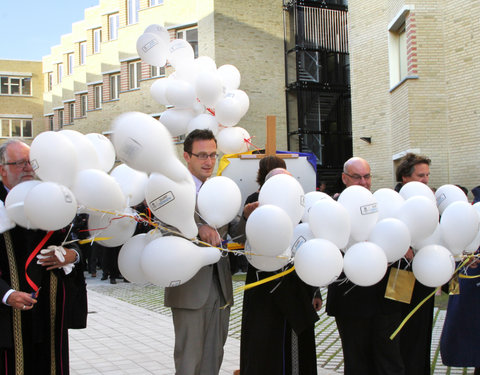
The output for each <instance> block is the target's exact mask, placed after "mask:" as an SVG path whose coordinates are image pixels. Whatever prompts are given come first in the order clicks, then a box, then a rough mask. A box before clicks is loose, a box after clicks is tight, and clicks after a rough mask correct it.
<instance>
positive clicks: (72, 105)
mask: <svg viewBox="0 0 480 375" xmlns="http://www.w3.org/2000/svg"><path fill="white" fill-rule="evenodd" d="M74 118H75V103H68V123H69V124H73V120H74Z"/></svg>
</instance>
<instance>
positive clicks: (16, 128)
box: [12, 120, 22, 137]
mask: <svg viewBox="0 0 480 375" xmlns="http://www.w3.org/2000/svg"><path fill="white" fill-rule="evenodd" d="M21 136H22V122H21V120H12V137H21Z"/></svg>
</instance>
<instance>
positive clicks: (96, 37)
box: [93, 28, 102, 53]
mask: <svg viewBox="0 0 480 375" xmlns="http://www.w3.org/2000/svg"><path fill="white" fill-rule="evenodd" d="M101 42H102V29H100V28H98V29H94V30H93V53H100V43H101Z"/></svg>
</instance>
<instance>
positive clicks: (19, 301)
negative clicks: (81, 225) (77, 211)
mask: <svg viewBox="0 0 480 375" xmlns="http://www.w3.org/2000/svg"><path fill="white" fill-rule="evenodd" d="M29 153H30V147H29V146H28V145H26V144H25V143H23V142H21V141H19V140H11V141H8V142H6V143H4V144H2V145H1V146H0V175H1V177H2V182H1V183H0V199H1V200H2V201H3V202H5V198H6V196H7V193H8V192H9V191H10V190H11V189H13V188H14V187H15V186H17V185H18V184H19V183H21V182H24V181H29V180H32V179H33V178H34V172H33V170H32V167H31V165H30V162H29ZM5 229H6V228H2V231H3V233H2V237H1V238H0V299H1V303H0V332H1V334H0V374H14V373H17V374H20V373H22V374H54V373H57V374H60V373H65V374H67V373H68V371H69V361H68V328H85V326H86V317H87V300H86V298H87V294H86V287H85V278H84V276H83V270H82V269H81V267H78V266H77V267H74V268H73V270H70V271H64V268H63V267H65V266H70V267H71V265H72V264H73V263H78V261H79V254H78V252H77V251H76V250H73V249H72V247H75V246H74V245H73V246H71V245H70V246H69V248H64V247H56V249H55V252H53V251H49V252H46V253H45V251H42V253H45V254H44V255H43V257H42V259H37V256H36V253H37V252H39V251H40V250H41V249H46V248H47V247H48V246H49V245H57V244H61V243H62V241H64V240H65V239H66V236H67V232H66V231H63V230H59V231H55V232H48V233H47V232H44V231H41V230H33V229H26V228H22V227H20V226H16V227H13V228H10V229H9V230H5ZM57 251H58V253H59V254H60V253H62V255H63V256H57V255H56V254H57ZM68 268H69V267H66V269H68Z"/></svg>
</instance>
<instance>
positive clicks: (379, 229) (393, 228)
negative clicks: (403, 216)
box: [368, 218, 411, 263]
mask: <svg viewBox="0 0 480 375" xmlns="http://www.w3.org/2000/svg"><path fill="white" fill-rule="evenodd" d="M368 240H369V241H370V242H372V243H374V244H377V245H378V246H380V248H381V249H382V250H383V251H384V252H385V255H386V256H387V261H388V262H389V263H392V262H395V261H397V260H399V259H401V258H402V257H403V256H404V255H405V253H406V252H407V251H408V249H409V248H410V242H411V238H410V232H409V230H408V228H407V226H406V225H405V224H404V223H403V221H400V220H398V219H394V218H387V219H383V220H380V221H379V222H378V223H377V224H376V225H375V227H374V228H373V230H372V232H371V233H370V237H369V239H368Z"/></svg>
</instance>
